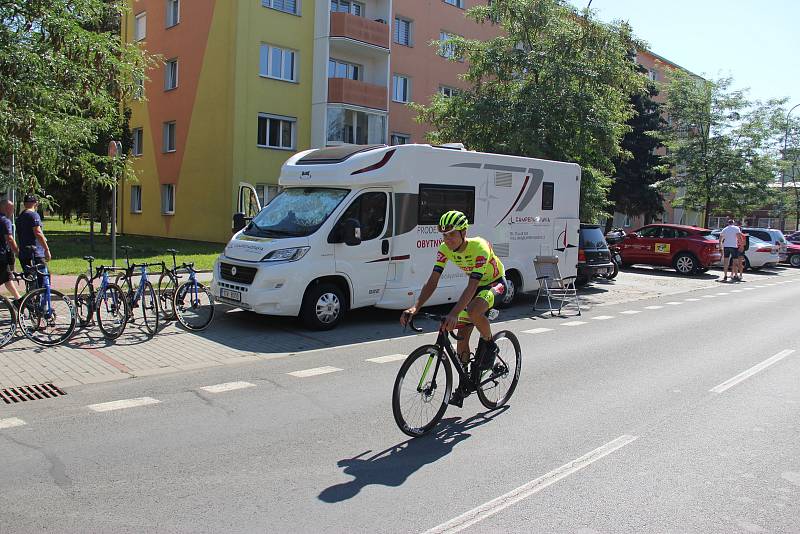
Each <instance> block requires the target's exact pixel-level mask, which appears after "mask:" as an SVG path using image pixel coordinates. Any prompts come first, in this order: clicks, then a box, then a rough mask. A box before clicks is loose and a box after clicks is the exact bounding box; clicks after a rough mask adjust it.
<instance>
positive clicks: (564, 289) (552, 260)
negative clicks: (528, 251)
mask: <svg viewBox="0 0 800 534" xmlns="http://www.w3.org/2000/svg"><path fill="white" fill-rule="evenodd" d="M533 268H534V269H535V270H536V280H537V281H538V282H539V290H538V291H537V292H536V300H534V301H533V311H536V304H538V302H539V298H540V297H542V296H544V297H546V298H547V306H548V308H547V309H546V310H543V311H549V312H550V315H551V316H554V315H555V313H554V312H555V311H556V309H558V315H561V310H562V309H563V308H564V305H565V303H569V302H572V303H574V304H575V306H576V307H577V308H578V315H580V314H581V303H580V301H579V300H578V291H577V289H576V288H575V280H576V279H577V277H576V276H566V277H562V276H561V273H560V272H559V271H558V256H536V257H535V258H533ZM553 299H558V307H557V308H556V307H554V306H553Z"/></svg>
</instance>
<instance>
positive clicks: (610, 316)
mask: <svg viewBox="0 0 800 534" xmlns="http://www.w3.org/2000/svg"><path fill="white" fill-rule="evenodd" d="M613 318H614V316H613V315H598V316H597V317H592V320H594V321H608V320H609V319H613Z"/></svg>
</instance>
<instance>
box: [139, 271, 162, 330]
mask: <svg viewBox="0 0 800 534" xmlns="http://www.w3.org/2000/svg"><path fill="white" fill-rule="evenodd" d="M139 313H141V315H142V322H143V323H144V327H145V329H146V330H147V333H148V334H150V335H151V336H153V335H155V333H156V332H157V331H158V314H159V312H158V298H157V297H156V290H155V289H153V284H151V283H150V282H145V283H144V284H143V285H142V296H141V298H140V299H139Z"/></svg>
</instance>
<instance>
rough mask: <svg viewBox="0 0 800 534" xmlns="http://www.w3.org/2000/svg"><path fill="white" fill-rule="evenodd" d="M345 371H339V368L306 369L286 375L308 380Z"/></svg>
mask: <svg viewBox="0 0 800 534" xmlns="http://www.w3.org/2000/svg"><path fill="white" fill-rule="evenodd" d="M342 370H343V369H339V368H338V367H330V366H327V365H326V366H325V367H314V368H313V369H304V370H302V371H292V372H291V373H286V374H288V375H292V376H296V377H297V378H307V377H309V376H317V375H324V374H328V373H335V372H337V371H342Z"/></svg>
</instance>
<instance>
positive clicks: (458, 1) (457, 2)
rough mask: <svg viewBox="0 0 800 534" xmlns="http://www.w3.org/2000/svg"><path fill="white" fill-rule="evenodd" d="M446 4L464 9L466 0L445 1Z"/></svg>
mask: <svg viewBox="0 0 800 534" xmlns="http://www.w3.org/2000/svg"><path fill="white" fill-rule="evenodd" d="M444 3H445V4H450V5H451V6H456V7H460V8H461V9H464V0H444Z"/></svg>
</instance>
